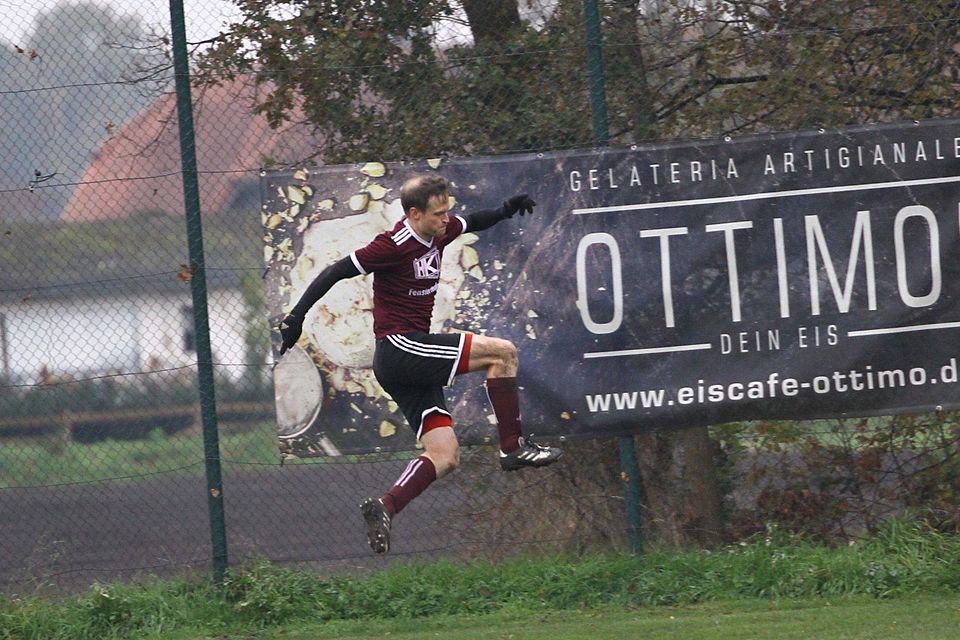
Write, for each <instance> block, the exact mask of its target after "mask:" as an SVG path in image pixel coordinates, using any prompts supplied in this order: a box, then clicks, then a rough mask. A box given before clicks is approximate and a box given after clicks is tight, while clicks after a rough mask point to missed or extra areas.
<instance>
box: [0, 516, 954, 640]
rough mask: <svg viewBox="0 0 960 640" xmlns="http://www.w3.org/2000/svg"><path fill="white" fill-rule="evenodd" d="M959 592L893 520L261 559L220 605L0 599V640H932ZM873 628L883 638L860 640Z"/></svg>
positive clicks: (909, 530)
mask: <svg viewBox="0 0 960 640" xmlns="http://www.w3.org/2000/svg"><path fill="white" fill-rule="evenodd" d="M958 594H960V537H958V536H955V535H946V534H942V533H940V532H937V531H935V530H931V529H929V528H927V527H925V526H923V525H922V524H907V523H902V522H894V523H891V524H890V525H889V526H888V527H887V528H886V529H885V530H884V531H883V532H882V533H881V534H880V535H877V536H875V537H873V538H871V539H869V540H864V541H862V542H860V543H858V544H855V545H851V546H843V547H836V548H829V547H822V546H815V545H813V544H809V543H806V542H804V541H802V540H798V539H795V538H790V537H787V536H784V535H781V534H777V533H776V532H773V533H771V534H770V535H769V536H767V537H761V538H758V539H756V540H754V541H752V542H750V543H748V544H745V545H736V546H732V547H729V548H726V549H723V550H721V551H717V552H712V553H710V552H706V551H690V552H683V553H668V552H660V553H651V554H648V555H645V556H642V557H633V556H627V555H617V554H611V555H598V556H590V557H584V558H576V559H574V558H533V559H529V560H526V561H524V562H510V563H507V564H502V565H491V564H471V565H465V564H453V563H448V562H444V563H432V564H394V565H392V566H391V567H390V568H388V569H386V570H384V571H382V572H379V573H376V574H373V575H369V576H365V577H355V576H338V577H324V576H320V575H316V574H313V573H309V572H305V571H295V570H291V569H285V568H280V567H276V566H272V565H270V564H267V563H262V564H258V565H255V566H250V567H246V568H239V569H235V570H233V571H232V572H231V573H230V575H229V578H228V580H227V582H226V584H225V586H224V590H223V592H222V593H219V592H217V591H216V590H215V589H214V588H213V587H212V586H211V585H210V584H209V582H208V581H206V580H192V581H176V582H154V583H149V584H144V585H128V586H118V585H111V586H100V585H98V586H95V587H93V588H91V589H90V590H89V591H88V592H86V593H83V594H81V595H78V596H74V597H70V598H66V599H62V600H52V599H47V598H43V597H41V596H30V597H25V598H21V599H18V600H10V599H6V600H4V599H2V598H0V639H3V640H8V639H14V638H15V639H18V640H19V639H31V640H32V639H36V640H41V639H42V640H66V639H68V638H69V639H73V638H77V639H97V640H120V639H127V638H131V639H132V638H138V639H140V638H156V639H159V638H172V639H186V638H190V639H193V638H217V639H219V640H224V639H227V638H237V639H240V638H267V639H269V638H290V639H292V638H309V637H358V638H364V637H377V638H380V637H383V636H384V635H386V633H387V632H388V631H389V633H390V636H391V637H400V638H403V637H411V638H413V637H424V636H423V633H424V631H423V630H424V629H430V630H431V633H430V635H429V637H442V638H509V637H510V636H511V635H513V636H514V637H517V638H525V637H530V638H539V637H543V638H546V637H548V636H549V637H551V638H553V637H556V638H582V637H584V636H585V635H586V636H596V637H632V636H635V635H637V634H639V633H640V632H641V631H643V632H644V633H647V632H649V633H652V634H653V637H671V636H669V635H665V634H667V633H668V632H671V631H670V630H671V629H673V628H674V627H679V626H680V625H679V624H677V625H675V624H674V623H675V622H676V621H677V620H682V621H684V625H683V626H684V627H685V629H684V630H683V631H682V632H683V633H684V634H685V637H710V638H727V637H730V638H733V637H737V638H749V637H758V638H764V637H775V638H789V637H797V638H800V637H817V638H823V637H836V638H860V637H864V638H865V637H883V638H888V637H898V636H895V635H891V634H892V633H893V631H896V632H897V633H899V630H898V627H897V625H901V624H902V625H904V626H909V627H910V628H911V629H912V633H913V635H912V636H911V640H922V639H924V638H937V639H938V640H941V639H943V638H949V637H951V636H950V635H949V634H945V633H944V630H945V629H954V628H956V624H957V615H956V608H957V605H960V596H958ZM828 603H829V606H828ZM951 603H956V605H953V604H951ZM833 607H840V608H842V609H843V610H844V612H841V613H835V609H833ZM724 612H726V613H724ZM670 616H673V618H670ZM531 619H535V620H537V621H538V622H541V621H542V622H541V625H538V628H542V629H544V631H543V632H542V634H541V631H536V633H537V634H541V635H531V634H533V633H534V631H533V630H531V628H530V625H529V624H527V623H528V622H529V621H530V620H531ZM878 620H883V621H885V622H884V623H883V624H885V625H888V626H889V627H890V629H887V628H886V627H883V629H881V631H883V633H880V634H877V633H875V634H874V635H872V636H871V635H864V634H865V633H866V631H867V629H873V630H874V632H876V631H877V629H880V627H878V626H877V624H879V623H878V622H877V621H878ZM722 621H727V622H729V624H726V623H725V624H718V623H719V622H722ZM903 621H905V622H903ZM591 624H592V625H594V626H595V627H596V630H595V632H594V631H590V632H589V633H585V629H586V628H589V625H591ZM550 625H556V627H555V628H553V629H552V631H551V633H547V632H546V630H547V629H548V628H549V627H550ZM891 629H892V630H893V631H891ZM888 631H889V632H890V633H888ZM701 632H703V635H699V634H700V633H701ZM351 634H352V635H351ZM418 634H420V635H418ZM600 634H607V635H605V636H604V635H600ZM690 634H693V635H692V636H691V635H690ZM710 634H712V635H710ZM791 634H792V635H791ZM858 634H859V635H858ZM921 634H927V635H921ZM678 637H679V636H678ZM899 637H903V636H899ZM953 637H960V634H957V635H955V636H953Z"/></svg>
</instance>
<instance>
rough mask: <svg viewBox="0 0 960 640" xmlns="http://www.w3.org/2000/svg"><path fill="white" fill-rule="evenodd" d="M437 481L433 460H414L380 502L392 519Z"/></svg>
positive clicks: (425, 457)
mask: <svg viewBox="0 0 960 640" xmlns="http://www.w3.org/2000/svg"><path fill="white" fill-rule="evenodd" d="M436 479H437V469H436V467H434V466H433V460H431V459H430V458H428V457H427V456H420V457H419V458H414V459H413V460H411V461H410V464H408V465H407V468H406V469H404V470H403V473H401V474H400V477H399V478H397V482H396V484H394V485H393V486H392V487H390V491H387V493H386V495H384V496H383V497H382V498H380V500H381V501H382V502H383V506H385V507H386V508H387V511H388V512H390V517H391V518H392V517H393V516H395V515H397V514H398V513H400V511H401V510H403V508H404V507H405V506H407V504H408V503H409V502H410V501H411V500H413V499H414V498H416V497H417V496H418V495H420V494H421V493H422V492H423V490H424V489H426V488H427V487H429V486H430V483H431V482H433V481H434V480H436Z"/></svg>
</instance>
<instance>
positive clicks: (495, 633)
mask: <svg viewBox="0 0 960 640" xmlns="http://www.w3.org/2000/svg"><path fill="white" fill-rule="evenodd" d="M147 638H148V639H150V640H154V639H155V640H160V638H163V639H164V640H200V639H204V640H209V639H212V638H217V640H241V639H242V640H247V639H248V638H251V639H252V638H257V639H258V640H281V639H282V640H308V639H317V640H325V639H328V638H330V639H332V638H338V639H340V640H381V639H382V638H390V639H391V640H415V639H416V640H419V639H421V638H430V639H433V640H509V639H514V640H522V639H529V640H583V639H589V640H606V639H610V640H613V639H616V640H621V639H624V638H656V639H657V640H674V639H675V640H687V639H688V638H696V639H697V640H747V639H751V638H756V639H765V640H766V639H769V640H812V639H816V640H832V639H837V640H840V639H844V640H861V639H862V640H880V639H883V640H898V639H903V640H950V639H951V638H960V595H958V596H939V597H933V596H924V597H918V596H914V597H905V598H900V599H896V600H889V601H877V600H865V599H862V598H841V599H839V600H833V601H825V600H821V599H817V600H802V601H773V602H771V601H760V600H748V601H735V602H722V603H710V604H702V605H695V606H684V607H644V608H639V609H632V610H625V609H595V610H586V611H543V612H512V613H497V614H491V615H484V616H440V617H434V618H427V619H416V620H409V619H408V620H366V621H352V622H325V623H318V624H308V625H290V626H286V625H284V626H282V627H279V628H274V629H264V630H260V631H258V632H256V634H255V635H246V634H245V633H244V632H240V634H239V635H235V634H226V635H217V636H211V635H209V634H208V633H206V632H203V631H197V632H192V631H189V630H184V631H183V632H182V633H177V634H174V635H169V636H148V637H147Z"/></svg>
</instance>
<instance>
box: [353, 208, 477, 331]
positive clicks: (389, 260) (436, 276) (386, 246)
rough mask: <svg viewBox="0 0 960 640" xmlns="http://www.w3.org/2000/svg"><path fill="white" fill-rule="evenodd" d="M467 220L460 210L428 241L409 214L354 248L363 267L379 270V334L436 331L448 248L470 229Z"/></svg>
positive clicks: (375, 288) (375, 328) (375, 299)
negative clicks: (433, 325) (441, 232)
mask: <svg viewBox="0 0 960 640" xmlns="http://www.w3.org/2000/svg"><path fill="white" fill-rule="evenodd" d="M466 224H467V223H466V221H465V220H464V219H463V218H461V217H460V216H450V221H449V222H448V223H447V232H446V234H444V235H443V236H442V237H440V238H432V239H430V240H429V241H426V240H424V239H423V238H421V237H420V236H418V235H417V234H416V233H415V232H414V231H413V229H412V228H411V227H410V225H409V224H408V223H407V219H406V218H403V219H402V220H400V222H398V223H397V224H396V225H395V226H394V227H393V229H392V230H390V231H385V232H383V233H381V234H380V235H378V236H377V237H376V238H374V239H373V241H371V242H370V244H368V245H367V246H365V247H363V248H362V249H357V250H356V251H354V252H353V253H351V254H350V259H351V260H353V264H354V265H356V267H357V269H359V270H360V273H362V274H368V273H372V274H373V332H374V334H376V336H377V337H378V338H382V337H384V336H388V335H394V334H397V333H409V332H411V331H424V332H427V333H429V332H430V317H431V315H432V314H433V301H434V298H436V296H437V289H438V288H439V286H440V263H441V261H442V260H443V249H444V247H446V246H447V245H448V244H450V243H451V242H452V241H453V240H454V239H455V238H456V237H457V236H459V235H460V234H461V233H463V232H464V231H465V229H466Z"/></svg>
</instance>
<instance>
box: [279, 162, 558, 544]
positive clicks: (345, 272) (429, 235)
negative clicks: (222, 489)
mask: <svg viewBox="0 0 960 640" xmlns="http://www.w3.org/2000/svg"><path fill="white" fill-rule="evenodd" d="M400 204H401V205H402V206H403V211H404V217H403V219H401V220H400V221H399V222H397V224H396V225H395V226H394V227H393V229H392V230H390V231H387V232H384V233H381V234H379V235H377V237H375V238H374V239H373V240H372V241H371V242H370V243H369V244H368V245H367V246H365V247H363V248H361V249H357V250H356V251H354V252H353V253H351V254H350V255H349V256H347V257H345V258H342V259H340V260H339V261H337V262H335V263H333V264H332V265H330V266H328V267H327V268H326V269H324V270H323V271H322V272H321V273H320V275H318V276H317V277H316V278H315V279H314V280H313V282H311V283H310V286H309V287H307V290H306V291H305V292H304V293H303V295H302V296H301V297H300V300H299V301H298V302H297V304H296V306H295V307H294V308H293V310H292V311H291V312H290V313H289V314H288V315H287V316H286V317H285V318H284V319H283V321H282V322H281V323H280V334H281V336H282V337H283V344H282V345H281V347H280V354H281V355H283V353H285V352H286V351H287V349H289V348H291V347H292V346H293V345H294V344H296V342H297V340H298V339H299V338H300V334H301V332H302V330H303V320H304V317H305V316H306V314H307V311H309V310H310V308H311V307H312V306H313V305H314V304H315V303H316V302H317V301H318V300H319V299H320V298H321V297H323V295H324V294H325V293H327V291H329V290H330V287H332V286H333V285H334V284H336V283H337V282H339V281H340V280H343V279H345V278H352V277H354V276H358V275H361V274H364V275H365V274H368V273H372V274H374V275H373V331H374V334H375V335H376V339H377V340H376V342H377V344H376V350H375V352H374V357H373V372H374V375H376V377H377V380H378V381H379V382H380V385H381V386H382V387H383V388H384V390H385V391H386V392H387V393H389V394H390V395H391V396H392V397H393V399H394V401H395V402H396V403H397V404H398V405H399V406H400V409H401V410H402V411H403V415H404V416H405V417H406V419H407V422H408V423H409V424H410V427H411V428H412V429H413V430H414V431H415V432H416V435H417V438H418V439H419V440H420V442H421V443H423V446H424V449H425V450H426V453H424V454H423V455H421V456H420V457H418V458H415V459H414V460H412V461H411V462H410V464H408V465H407V468H406V469H405V470H404V472H403V473H402V474H400V477H399V478H398V479H397V481H396V483H395V484H394V485H393V486H392V487H391V488H390V490H389V491H387V493H386V494H384V495H383V497H381V498H379V499H375V498H367V499H366V500H364V501H363V503H362V504H361V505H360V509H361V512H362V514H363V518H364V520H365V521H366V524H367V539H368V541H369V542H370V547H371V548H372V549H373V550H374V551H375V552H377V553H386V552H387V551H388V550H389V549H390V524H391V522H392V520H393V518H394V517H395V516H396V515H397V514H398V513H400V511H401V510H402V509H403V508H404V507H405V506H407V504H409V503H410V501H411V500H413V499H414V498H416V497H417V496H418V495H420V493H421V492H422V491H423V490H424V489H426V488H427V487H428V486H429V485H430V483H432V482H433V481H434V480H436V479H437V478H441V477H443V476H444V475H446V474H448V473H450V472H451V471H453V470H454V469H456V468H457V466H458V465H459V464H460V445H459V443H458V442H457V436H456V434H455V433H454V430H453V418H452V417H451V415H450V412H449V411H447V407H446V402H445V401H444V396H443V387H444V386H446V385H448V384H450V383H451V382H452V381H453V378H454V376H456V375H460V374H463V373H470V372H474V371H485V372H486V374H487V381H486V383H487V395H488V397H489V398H490V404H492V405H493V411H494V414H495V415H496V417H497V430H498V433H499V437H500V466H501V468H503V469H505V470H508V471H512V470H516V469H519V468H521V467H543V466H546V465H549V464H552V463H554V462H556V461H557V460H558V459H559V458H560V456H561V455H562V451H561V450H560V449H557V448H554V447H545V446H541V445H539V444H536V443H534V442H533V441H531V440H530V438H524V437H523V435H522V433H523V431H522V428H521V424H520V400H519V394H518V391H517V368H518V366H519V363H518V361H517V348H516V347H515V346H514V345H513V343H512V342H510V341H508V340H503V339H501V338H493V337H490V336H481V335H476V334H471V333H444V334H440V333H430V317H431V314H432V313H433V302H434V298H435V297H436V293H437V289H438V287H439V284H440V264H441V261H442V258H443V250H444V248H445V247H446V246H447V245H449V244H450V243H451V242H452V241H453V240H454V239H455V238H456V237H457V236H459V235H460V234H461V233H464V232H466V231H483V230H484V229H488V228H490V227H492V226H493V225H495V224H496V223H498V222H500V221H501V220H505V219H507V218H512V217H513V216H514V214H516V213H519V214H520V215H521V216H522V215H524V214H525V213H532V212H533V207H534V205H535V204H536V203H535V202H534V201H533V200H531V199H530V197H529V196H527V195H526V194H523V195H517V196H514V197H512V198H510V199H508V200H506V201H504V203H503V204H502V205H501V206H500V207H499V208H497V209H485V210H482V211H477V212H475V213H471V214H467V215H465V216H459V215H450V206H449V184H448V182H447V180H446V179H445V178H442V177H440V176H437V175H418V176H414V177H412V178H410V179H408V180H407V181H405V182H404V183H403V185H402V186H401V188H400Z"/></svg>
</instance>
